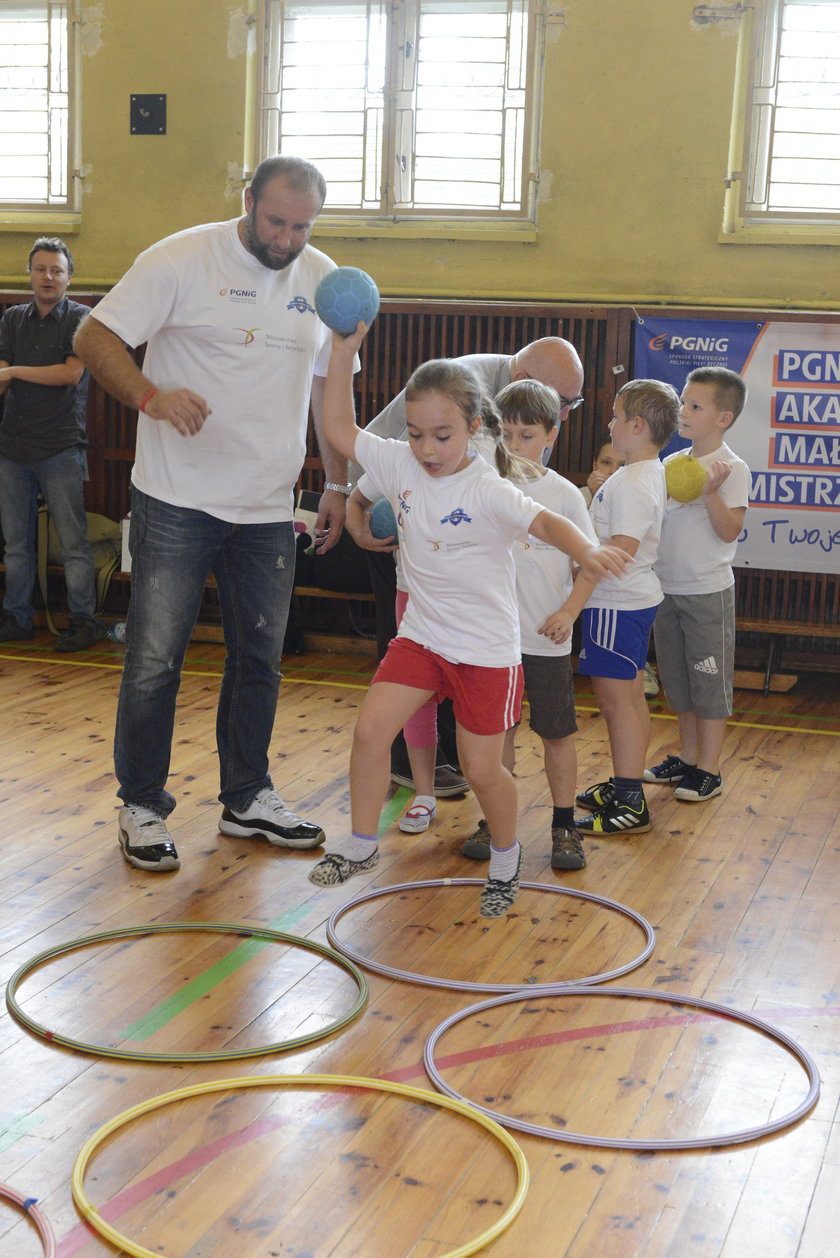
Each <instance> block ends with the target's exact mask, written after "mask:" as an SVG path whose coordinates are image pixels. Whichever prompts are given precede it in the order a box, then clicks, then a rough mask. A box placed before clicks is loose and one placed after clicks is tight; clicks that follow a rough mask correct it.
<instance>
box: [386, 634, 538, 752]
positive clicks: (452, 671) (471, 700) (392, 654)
mask: <svg viewBox="0 0 840 1258" xmlns="http://www.w3.org/2000/svg"><path fill="white" fill-rule="evenodd" d="M373 681H374V682H377V681H390V682H394V683H395V684H396V685H398V686H411V687H412V689H414V690H431V691H432V692H433V693H434V696H435V699H436V701H437V702H438V703H440V701H441V699H451V700H452V707H453V709H454V712H455V720H456V721H457V722H458V724H459V725H462V726H463V728H464V729H466V730H469V731H470V733H471V734H501V733H503V732H504V731H505V730H506V729H510V728H511V727H512V726H514V725H515V724H516V722H517V721H518V720H519V715H520V711H521V708H522V688H523V683H522V665H521V664H512V665H511V666H510V667H509V668H483V667H482V666H481V665H480V664H451V663H450V662H449V661H448V660H445V659H443V657H442V656H440V655H436V654H435V652H434V651H430V650H429V649H428V648H427V647H424V646H420V645H419V644H418V643H417V642H412V640H411V639H410V638H392V640H391V642H390V644H389V646H388V651H387V653H386V655H385V658H384V659H383V660H382V662H381V664H380V665H379V667H378V668H377V670H376V672H375V674H374V677H373ZM371 684H373V683H371Z"/></svg>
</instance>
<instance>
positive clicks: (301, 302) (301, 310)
mask: <svg viewBox="0 0 840 1258" xmlns="http://www.w3.org/2000/svg"><path fill="white" fill-rule="evenodd" d="M286 309H287V310H296V311H297V312H298V314H314V313H315V307H314V306H312V305H310V303H309V302H308V301H307V300H306V298H305V297H293V298H292V300H291V301H290V302H289V304H288V306H287V307H286Z"/></svg>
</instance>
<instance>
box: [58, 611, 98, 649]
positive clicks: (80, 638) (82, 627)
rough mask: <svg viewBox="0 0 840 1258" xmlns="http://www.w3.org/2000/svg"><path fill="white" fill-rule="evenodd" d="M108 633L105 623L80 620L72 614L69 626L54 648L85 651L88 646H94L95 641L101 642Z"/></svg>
mask: <svg viewBox="0 0 840 1258" xmlns="http://www.w3.org/2000/svg"><path fill="white" fill-rule="evenodd" d="M107 634H108V631H107V629H106V628H105V626H104V625H100V624H97V623H96V621H94V620H79V619H77V618H76V617H75V616H71V617H70V625H69V628H67V629H65V630H64V632H63V633H62V634H60V635H59V636H58V637H57V638H56V640H55V642H54V643H53V650H54V651H63V652H67V651H84V650H85V648H86V647H89V646H93V644H94V642H101V641H102V640H103V638H105V637H107Z"/></svg>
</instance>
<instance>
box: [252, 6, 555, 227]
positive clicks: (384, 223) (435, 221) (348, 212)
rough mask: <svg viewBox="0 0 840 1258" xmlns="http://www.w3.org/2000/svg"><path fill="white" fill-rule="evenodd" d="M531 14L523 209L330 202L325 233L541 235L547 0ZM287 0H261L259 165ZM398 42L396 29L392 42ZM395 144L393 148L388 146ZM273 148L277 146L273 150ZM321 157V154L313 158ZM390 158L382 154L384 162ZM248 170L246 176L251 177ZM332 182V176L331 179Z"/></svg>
mask: <svg viewBox="0 0 840 1258" xmlns="http://www.w3.org/2000/svg"><path fill="white" fill-rule="evenodd" d="M526 3H527V6H528V15H529V31H528V56H527V75H528V82H527V86H526V89H525V91H526V103H525V122H524V129H523V156H522V163H521V171H522V197H521V201H522V208H521V209H520V210H519V211H517V212H511V211H509V210H499V209H488V210H478V209H472V208H469V207H465V208H464V209H462V210H456V209H454V208H453V209H449V208H441V209H439V210H436V209H433V208H418V209H414V208H409V209H404V208H396V207H380V208H378V209H375V210H371V209H365V208H353V207H349V208H348V207H346V206H345V207H339V208H337V209H332V208H331V207H330V202H329V197H328V200H327V205H326V207H325V208H324V210H323V211H322V213H321V216H320V217H319V220H318V232H319V234H320V235H328V236H329V235H332V236H347V235H364V236H367V237H373V238H376V237H384V236H387V237H394V236H402V237H406V238H412V237H417V238H420V237H428V236H446V237H448V238H451V239H505V240H512V239H513V240H522V241H532V240H535V239H536V215H537V204H538V189H539V146H540V136H541V123H542V106H543V70H544V63H545V55H546V40H545V9H544V0H526ZM283 6H284V0H261V6H260V16H259V21H258V23H257V31H256V36H257V38H256V49H255V57H254V62H253V72H254V78H255V87H254V92H253V101H254V104H253V111H252V118H253V125H252V136H253V141H252V148H253V155H252V156H253V160H252V163H251V165H252V166H253V165H256V163H257V162H258V161H259V160H260V158H261V157H262V156H265V155H267V151H268V150H267V146H266V139H265V124H264V118H265V115H266V113H267V111H268V109H269V108H270V106H269V105H267V98H266V93H265V91H264V89H265V77H266V67H267V64H268V60H269V58H270V57H271V48H272V43H271V39H272V27H273V26H275V27H276V26H279V25H280V24H282V20H283ZM390 8H391V10H392V19H391V21H392V28H393V32H396V31H397V30H398V29H399V27H400V22H401V15H402V10H403V9H404V8H405V6H404V5H400V4H396V5H395V4H392V5H390ZM396 42H397V36H396V34H395V33H392V35H391V37H390V46H391V47H392V49H393V45H394V44H395V43H396ZM398 98H399V91H398V90H397V85H396V84H392V86H391V89H390V92H389V94H388V99H387V100H386V112H387V111H388V110H390V111H391V113H390V115H389V116H387V117H386V121H385V125H384V128H383V131H384V133H385V134H386V136H388V137H389V138H388V140H386V142H385V152H386V153H387V152H389V151H392V148H393V151H395V150H396V140H395V135H394V132H393V131H392V128H391V124H392V122H393V117H394V116H395V115H396V114H397V113H398V111H399V104H398ZM389 146H391V147H389ZM271 151H274V149H272V150H271ZM313 160H316V162H317V158H315V159H313ZM387 160H388V159H387V158H385V159H383V165H384V164H385V162H386V161H387ZM248 173H249V172H248V171H247V170H246V180H247V177H248ZM328 183H329V180H328Z"/></svg>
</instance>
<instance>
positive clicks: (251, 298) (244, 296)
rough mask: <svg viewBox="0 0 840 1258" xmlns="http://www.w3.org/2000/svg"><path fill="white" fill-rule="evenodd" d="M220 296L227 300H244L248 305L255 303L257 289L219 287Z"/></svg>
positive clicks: (240, 301) (239, 301) (238, 301)
mask: <svg viewBox="0 0 840 1258" xmlns="http://www.w3.org/2000/svg"><path fill="white" fill-rule="evenodd" d="M219 296H220V297H227V299H228V301H233V302H237V303H240V304H241V303H242V302H244V303H245V304H246V305H248V306H255V305H256V304H257V290H256V289H255V288H220V289H219Z"/></svg>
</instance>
